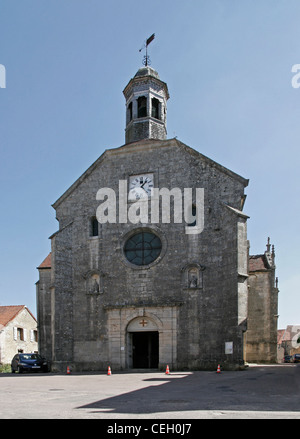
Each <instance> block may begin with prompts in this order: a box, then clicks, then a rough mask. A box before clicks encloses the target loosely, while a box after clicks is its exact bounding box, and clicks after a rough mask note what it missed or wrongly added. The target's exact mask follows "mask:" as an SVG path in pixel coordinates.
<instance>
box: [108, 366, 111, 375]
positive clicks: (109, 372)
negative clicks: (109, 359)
mask: <svg viewBox="0 0 300 439" xmlns="http://www.w3.org/2000/svg"><path fill="white" fill-rule="evenodd" d="M107 375H111V368H110V366H108V371H107Z"/></svg>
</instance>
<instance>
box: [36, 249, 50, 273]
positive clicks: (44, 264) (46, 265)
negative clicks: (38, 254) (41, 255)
mask: <svg viewBox="0 0 300 439" xmlns="http://www.w3.org/2000/svg"><path fill="white" fill-rule="evenodd" d="M37 268H38V269H43V268H51V252H50V253H49V255H48V256H46V258H45V259H44V260H43V262H42V263H41V264H40V265H39V266H38V267H37Z"/></svg>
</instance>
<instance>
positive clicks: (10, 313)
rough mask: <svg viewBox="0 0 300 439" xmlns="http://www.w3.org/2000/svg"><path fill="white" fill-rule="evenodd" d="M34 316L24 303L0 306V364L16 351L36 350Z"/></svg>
mask: <svg viewBox="0 0 300 439" xmlns="http://www.w3.org/2000/svg"><path fill="white" fill-rule="evenodd" d="M37 350H38V335H37V322H36V318H35V317H34V316H33V314H32V313H31V312H30V311H29V309H28V308H27V307H26V306H25V305H10V306H0V364H10V362H11V360H12V358H13V356H14V355H15V354H17V353H18V352H27V353H28V352H37Z"/></svg>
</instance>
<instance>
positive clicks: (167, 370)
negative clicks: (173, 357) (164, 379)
mask: <svg viewBox="0 0 300 439" xmlns="http://www.w3.org/2000/svg"><path fill="white" fill-rule="evenodd" d="M169 374H170V369H169V365H168V364H167V368H166V375H169Z"/></svg>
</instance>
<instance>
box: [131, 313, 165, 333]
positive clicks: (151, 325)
mask: <svg viewBox="0 0 300 439" xmlns="http://www.w3.org/2000/svg"><path fill="white" fill-rule="evenodd" d="M126 329H127V332H141V331H158V327H157V324H156V323H155V322H154V320H152V319H151V318H149V317H147V316H139V317H135V318H133V319H132V320H131V321H130V322H129V323H128V325H127V328H126Z"/></svg>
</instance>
